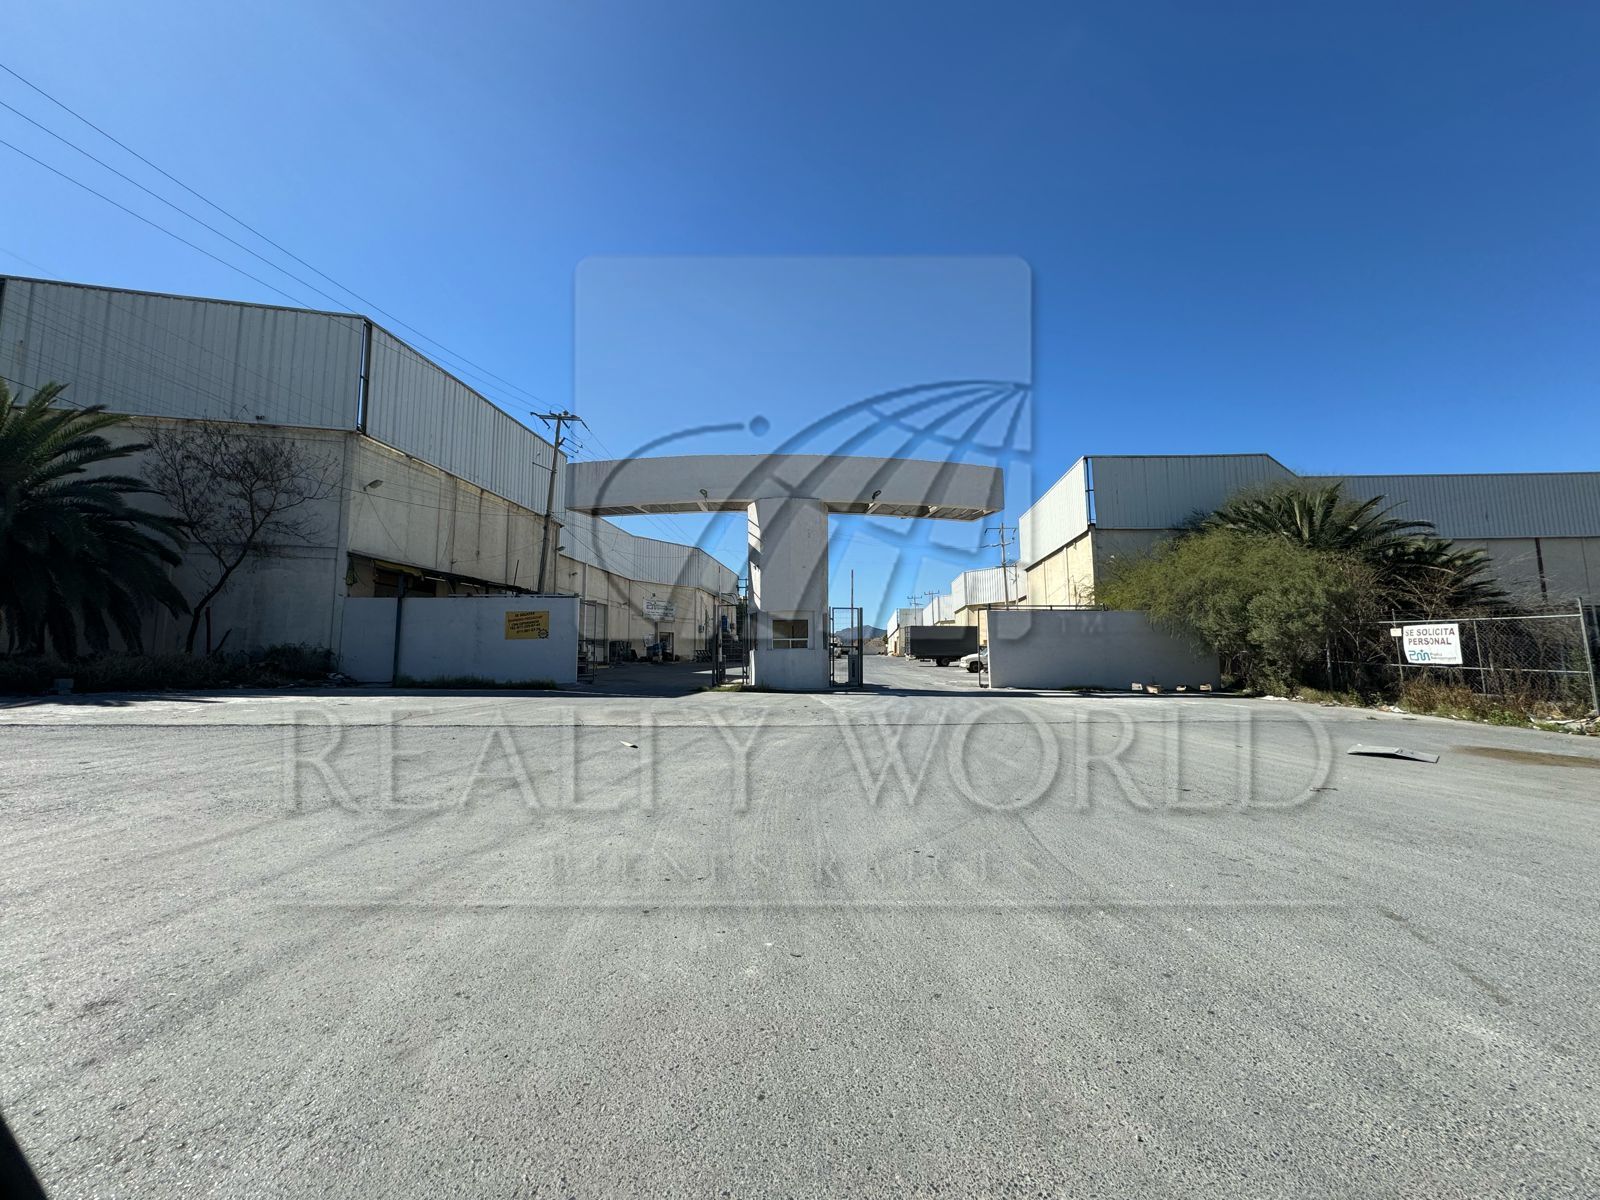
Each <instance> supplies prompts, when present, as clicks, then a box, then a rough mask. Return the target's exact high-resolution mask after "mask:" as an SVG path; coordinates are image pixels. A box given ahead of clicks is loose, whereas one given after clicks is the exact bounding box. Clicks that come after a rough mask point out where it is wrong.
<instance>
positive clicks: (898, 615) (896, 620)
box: [887, 608, 922, 633]
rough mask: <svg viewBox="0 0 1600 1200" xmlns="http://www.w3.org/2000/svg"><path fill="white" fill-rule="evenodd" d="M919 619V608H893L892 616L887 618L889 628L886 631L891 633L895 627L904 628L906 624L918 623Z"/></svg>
mask: <svg viewBox="0 0 1600 1200" xmlns="http://www.w3.org/2000/svg"><path fill="white" fill-rule="evenodd" d="M921 620H922V610H921V609H920V608H897V609H895V610H894V616H892V617H890V618H889V628H888V630H887V632H888V633H893V632H894V631H895V630H897V629H904V628H906V627H907V626H910V625H916V624H919V623H920V622H921Z"/></svg>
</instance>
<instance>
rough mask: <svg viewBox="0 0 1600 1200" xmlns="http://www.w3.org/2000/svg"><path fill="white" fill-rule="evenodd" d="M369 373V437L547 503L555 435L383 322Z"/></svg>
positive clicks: (527, 501) (532, 502)
mask: <svg viewBox="0 0 1600 1200" xmlns="http://www.w3.org/2000/svg"><path fill="white" fill-rule="evenodd" d="M367 379H368V383H367V412H366V418H367V420H366V433H367V435H368V436H369V437H373V438H376V439H377V440H378V441H380V442H382V443H384V444H385V445H386V446H393V447H394V448H395V449H396V450H403V451H404V452H405V453H407V454H413V455H415V456H416V457H418V458H420V459H422V460H423V461H424V462H427V463H432V464H433V465H434V466H436V467H439V468H441V469H443V470H446V471H449V472H450V473H451V474H452V475H457V476H459V477H461V478H462V479H465V480H467V481H468V482H470V483H475V484H477V485H478V486H479V487H481V488H484V489H486V490H488V491H491V492H493V493H495V495H497V496H504V497H505V498H506V499H507V500H511V501H513V502H515V503H517V504H520V505H522V506H523V507H524V508H531V509H533V510H534V511H535V512H541V513H542V512H543V511H544V498H545V492H546V489H547V488H548V487H549V481H550V476H549V471H550V459H551V454H552V447H551V445H550V443H549V442H547V441H545V440H544V439H543V438H542V437H540V436H539V435H538V434H536V433H534V432H533V431H532V430H530V429H527V428H525V427H524V426H523V425H522V424H521V423H520V422H518V421H517V420H515V419H514V418H512V417H510V416H507V415H506V414H505V413H504V412H502V411H501V410H500V409H498V408H496V407H495V406H494V405H493V404H491V403H490V402H489V401H488V400H486V399H484V398H483V397H482V396H480V395H479V394H478V393H477V392H475V391H473V390H472V389H471V388H469V387H468V386H467V385H466V384H464V383H462V382H461V381H460V380H458V379H456V378H454V377H453V376H452V375H450V374H449V373H448V372H446V371H444V370H442V369H441V368H440V367H438V366H437V365H436V364H434V363H432V362H430V361H429V360H428V359H426V358H424V357H423V356H422V355H421V354H418V353H417V352H416V351H415V350H413V349H412V348H411V347H410V346H407V345H406V344H405V343H404V342H402V341H400V340H399V339H398V338H396V337H393V336H391V335H390V334H388V333H386V332H384V331H383V330H382V329H379V328H376V327H374V328H373V331H372V361H371V363H369V364H368V370H367ZM562 462H563V463H565V457H564V456H563V458H562ZM563 475H565V471H558V472H557V477H556V505H555V507H556V512H557V513H559V512H560V511H561V506H562V503H563V500H562V484H561V477H562V476H563Z"/></svg>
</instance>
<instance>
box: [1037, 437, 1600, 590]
mask: <svg viewBox="0 0 1600 1200" xmlns="http://www.w3.org/2000/svg"><path fill="white" fill-rule="evenodd" d="M1289 482H1303V483H1308V484H1319V483H1331V482H1341V483H1343V484H1344V487H1345V494H1346V495H1348V496H1351V497H1353V498H1356V499H1363V500H1364V499H1368V498H1370V497H1373V496H1382V497H1383V499H1384V504H1385V507H1388V508H1392V509H1393V514H1394V515H1395V516H1396V517H1399V518H1402V519H1405V520H1413V521H1429V522H1432V524H1433V525H1434V526H1435V528H1436V529H1437V530H1438V533H1439V536H1440V537H1444V538H1449V539H1451V540H1452V541H1455V542H1458V543H1460V544H1461V545H1463V546H1470V547H1477V548H1479V549H1482V550H1484V551H1485V552H1486V553H1487V555H1488V557H1489V559H1490V562H1491V564H1492V569H1493V571H1494V573H1495V575H1496V577H1497V579H1498V581H1499V583H1500V586H1501V587H1503V588H1504V589H1505V590H1506V591H1507V592H1508V593H1509V594H1510V595H1511V596H1512V597H1513V599H1515V600H1518V601H1520V602H1523V603H1527V604H1535V605H1541V604H1548V605H1567V604H1572V603H1575V602H1576V599H1577V598H1578V597H1582V598H1583V600H1584V601H1585V602H1587V603H1594V602H1596V601H1597V600H1600V472H1592V471H1590V472H1564V473H1556V472H1551V473H1532V472H1530V473H1507V474H1486V475H1341V476H1302V475H1297V474H1295V473H1294V472H1293V471H1291V470H1289V468H1288V467H1285V466H1284V465H1283V464H1282V463H1280V462H1278V460H1277V459H1275V458H1273V457H1272V456H1271V455H1269V454H1198V455H1195V454H1185V455H1093V456H1086V457H1084V458H1080V459H1079V460H1078V461H1077V462H1076V463H1074V464H1073V465H1072V467H1071V469H1070V470H1068V471H1067V473H1066V474H1065V475H1063V476H1062V477H1061V478H1060V480H1058V481H1057V482H1056V483H1055V484H1054V486H1052V487H1051V488H1050V489H1049V490H1048V491H1046V492H1045V493H1044V495H1042V496H1041V497H1039V499H1038V500H1037V501H1036V502H1035V503H1034V505H1033V507H1031V508H1030V509H1028V511H1027V512H1025V513H1023V514H1022V517H1021V519H1020V521H1019V522H1018V527H1019V536H1020V545H1021V561H1022V565H1023V567H1024V568H1026V571H1027V592H1028V599H1029V602H1030V603H1032V604H1089V603H1092V602H1093V601H1094V594H1095V586H1096V584H1097V582H1098V581H1100V580H1102V579H1104V578H1105V574H1106V571H1107V569H1108V567H1109V566H1110V564H1111V562H1112V561H1113V560H1114V559H1116V558H1117V557H1119V556H1127V555H1133V554H1141V553H1144V552H1145V551H1147V550H1149V549H1150V548H1151V547H1152V546H1154V545H1155V544H1156V543H1157V542H1160V541H1162V540H1164V539H1166V538H1169V537H1171V536H1172V535H1173V534H1174V533H1175V532H1176V531H1177V529H1178V527H1180V526H1181V525H1182V524H1183V523H1184V522H1185V521H1187V520H1189V519H1190V518H1192V517H1194V516H1196V515H1197V514H1202V513H1207V512H1211V511H1213V510H1214V509H1216V508H1217V507H1218V506H1219V505H1220V504H1222V503H1223V501H1225V500H1227V499H1228V498H1229V497H1230V496H1232V495H1234V494H1235V493H1237V492H1240V491H1244V490H1247V489H1250V488H1257V487H1261V486H1264V485H1271V484H1274V483H1289Z"/></svg>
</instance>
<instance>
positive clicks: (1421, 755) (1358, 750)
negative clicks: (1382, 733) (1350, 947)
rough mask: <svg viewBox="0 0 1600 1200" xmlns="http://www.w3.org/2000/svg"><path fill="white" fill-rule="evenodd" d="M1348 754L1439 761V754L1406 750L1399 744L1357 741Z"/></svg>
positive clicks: (1426, 761)
mask: <svg viewBox="0 0 1600 1200" xmlns="http://www.w3.org/2000/svg"><path fill="white" fill-rule="evenodd" d="M1345 753H1346V754H1361V755H1365V756H1368V757H1371V758H1408V759H1411V760H1412V761H1413V762H1425V763H1436V762H1438V761H1439V756H1438V755H1437V754H1429V753H1428V752H1427V751H1425V750H1404V749H1402V748H1401V747H1399V746H1364V745H1362V744H1361V743H1359V742H1358V743H1356V744H1355V745H1354V746H1351V747H1350V749H1348V750H1346V751H1345Z"/></svg>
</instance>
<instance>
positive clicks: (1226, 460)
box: [1089, 454, 1295, 529]
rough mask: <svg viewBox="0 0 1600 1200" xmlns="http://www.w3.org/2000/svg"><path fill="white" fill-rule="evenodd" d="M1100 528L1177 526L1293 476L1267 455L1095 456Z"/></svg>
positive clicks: (1096, 513) (1097, 524) (1096, 510)
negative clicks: (1240, 495) (1254, 489)
mask: <svg viewBox="0 0 1600 1200" xmlns="http://www.w3.org/2000/svg"><path fill="white" fill-rule="evenodd" d="M1089 470H1090V472H1091V476H1092V482H1093V485H1094V523H1095V527H1096V528H1098V529H1172V528H1175V527H1176V526H1179V525H1182V524H1183V523H1184V522H1185V521H1187V520H1188V519H1189V518H1190V517H1192V516H1194V515H1195V514H1196V513H1205V512H1210V511H1212V510H1213V509H1215V508H1216V507H1217V506H1218V505H1220V504H1221V503H1222V502H1223V501H1225V500H1226V499H1227V498H1228V497H1229V496H1232V495H1233V494H1234V493H1236V492H1240V491H1243V490H1245V489H1247V488H1252V487H1259V486H1261V485H1262V484H1266V483H1273V482H1276V481H1278V480H1285V479H1293V478H1294V477H1295V476H1294V473H1293V472H1291V471H1290V470H1289V469H1288V468H1287V467H1285V466H1283V465H1282V464H1281V463H1279V462H1278V461H1277V460H1275V459H1273V458H1272V457H1271V456H1269V455H1266V454H1216V455H1210V454H1207V455H1162V456H1148V457H1146V456H1133V455H1127V456H1125V455H1113V456H1104V457H1103V456H1100V455H1094V456H1093V457H1091V458H1090V460H1089Z"/></svg>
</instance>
